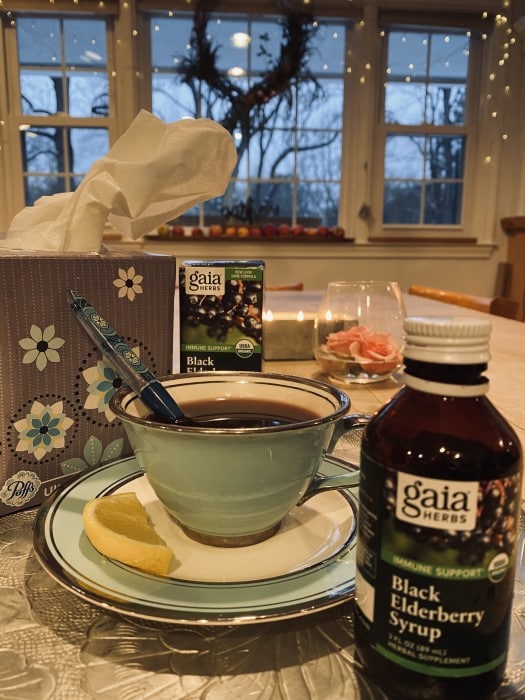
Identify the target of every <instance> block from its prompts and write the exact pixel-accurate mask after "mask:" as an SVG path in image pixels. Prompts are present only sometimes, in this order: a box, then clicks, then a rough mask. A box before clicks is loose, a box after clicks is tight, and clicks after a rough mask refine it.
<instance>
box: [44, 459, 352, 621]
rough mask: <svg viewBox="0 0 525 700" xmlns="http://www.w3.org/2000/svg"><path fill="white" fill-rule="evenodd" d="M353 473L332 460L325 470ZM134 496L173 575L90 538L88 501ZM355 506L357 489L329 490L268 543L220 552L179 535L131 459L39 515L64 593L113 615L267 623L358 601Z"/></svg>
mask: <svg viewBox="0 0 525 700" xmlns="http://www.w3.org/2000/svg"><path fill="white" fill-rule="evenodd" d="M351 469H352V467H351V466H350V465H348V464H347V463H345V462H343V461H342V460H340V459H337V458H334V457H329V458H326V459H325V460H324V462H323V464H322V466H321V469H320V472H321V473H322V474H323V475H332V474H340V473H341V472H345V471H348V470H351ZM130 491H131V492H134V493H136V495H137V497H138V498H139V500H140V501H141V502H142V503H143V505H144V507H145V508H146V510H147V511H148V514H149V516H150V518H151V520H152V522H153V523H154V525H155V528H156V530H157V532H158V533H159V535H160V536H161V537H163V538H164V539H165V540H166V542H167V544H168V545H169V546H170V547H171V548H172V550H173V552H174V560H173V565H172V567H171V570H170V571H169V573H168V576H166V577H163V576H155V575H151V574H147V573H144V572H142V571H139V570H137V569H133V568H131V567H128V566H126V565H124V564H121V563H119V562H116V561H113V560H109V559H107V558H106V557H104V556H102V555H101V554H99V553H98V552H97V551H96V550H95V549H94V548H93V547H92V545H91V544H90V542H89V540H88V538H87V536H86V534H85V533H84V529H83V523H82V508H83V505H84V504H85V502H86V501H88V500H89V499H91V498H95V497H98V496H104V495H108V494H112V493H122V492H130ZM356 508H357V497H356V495H354V494H353V493H352V492H351V491H350V490H346V489H345V490H341V491H327V492H324V493H320V494H318V495H316V496H314V497H313V498H311V499H310V500H309V501H307V502H306V503H305V504H304V505H302V506H300V507H296V508H294V509H293V510H292V511H291V512H290V513H289V514H288V516H287V517H286V518H285V520H284V521H283V523H282V524H281V527H280V529H279V531H278V533H276V534H275V535H274V536H273V537H271V538H270V539H268V540H265V541H264V542H260V543H258V544H255V545H251V546H249V547H237V548H220V547H211V546H208V545H205V544H201V543H198V542H195V541H193V540H191V539H190V538H189V537H188V536H187V535H186V534H185V533H184V532H183V531H182V530H181V529H180V528H179V527H178V525H177V524H176V523H175V522H174V521H173V520H172V518H171V517H170V516H169V515H168V514H167V512H166V511H165V509H164V507H163V506H162V505H161V504H160V502H159V501H158V499H157V498H156V496H155V494H154V493H153V491H152V489H151V487H150V486H149V482H148V481H147V479H146V477H145V476H144V474H143V472H142V471H141V470H140V468H139V466H138V464H137V462H136V460H135V459H134V458H133V457H130V458H127V459H122V460H119V461H116V462H112V463H111V464H108V465H104V466H102V467H99V468H98V469H95V470H92V471H88V472H85V473H82V474H80V475H79V477H78V478H77V479H76V480H75V481H73V482H72V483H70V484H69V485H68V486H66V487H64V488H63V489H62V490H60V491H59V492H58V493H56V494H54V496H53V497H52V498H51V500H49V501H48V502H46V503H45V504H44V505H43V506H41V508H40V510H39V512H38V515H37V519H36V521H35V529H34V545H35V551H36V554H37V556H38V559H39V560H40V563H41V564H42V566H43V567H44V569H45V570H46V571H47V572H48V573H49V574H50V575H51V576H52V577H53V578H54V579H55V580H56V581H57V582H58V583H59V584H60V585H62V586H63V587H65V588H66V589H68V590H69V591H71V592H72V593H74V594H76V595H78V596H80V597H81V598H83V599H84V600H87V601H89V602H91V603H93V604H95V605H98V606H99V607H101V608H103V609H105V610H107V611H111V612H117V613H120V614H124V615H127V616H131V617H137V618H141V619H147V620H154V621H158V622H171V623H187V624H200V625H217V624H243V623H254V622H263V621H268V620H270V619H274V618H287V617H295V616H298V615H304V614H307V613H311V612H315V611H318V610H321V609H324V608H328V607H331V606H334V605H337V604H338V603H341V602H343V601H344V600H347V599H348V598H350V597H352V596H353V594H354V588H355V528H356Z"/></svg>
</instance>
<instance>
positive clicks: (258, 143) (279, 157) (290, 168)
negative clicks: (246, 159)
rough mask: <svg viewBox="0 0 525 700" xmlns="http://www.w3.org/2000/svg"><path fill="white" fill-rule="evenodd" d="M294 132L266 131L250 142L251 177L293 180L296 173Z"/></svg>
mask: <svg viewBox="0 0 525 700" xmlns="http://www.w3.org/2000/svg"><path fill="white" fill-rule="evenodd" d="M294 143H295V138H294V133H293V131H281V130H276V131H269V130H265V131H262V132H260V133H258V134H256V135H255V136H254V137H253V138H252V139H251V140H250V176H251V177H253V178H276V177H287V178H291V177H292V176H293V172H294Z"/></svg>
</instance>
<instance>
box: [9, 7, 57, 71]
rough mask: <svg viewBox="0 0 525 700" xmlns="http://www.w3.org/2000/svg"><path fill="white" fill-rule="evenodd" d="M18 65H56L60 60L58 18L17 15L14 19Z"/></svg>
mask: <svg viewBox="0 0 525 700" xmlns="http://www.w3.org/2000/svg"><path fill="white" fill-rule="evenodd" d="M16 36H17V40H18V60H19V62H20V65H22V66H24V65H32V66H56V63H57V61H58V62H59V63H61V62H62V51H61V47H60V20H59V19H54V18H53V19H51V18H47V17H46V18H43V17H18V18H17V20H16Z"/></svg>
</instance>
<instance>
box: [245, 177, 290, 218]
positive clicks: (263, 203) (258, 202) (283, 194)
mask: <svg viewBox="0 0 525 700" xmlns="http://www.w3.org/2000/svg"><path fill="white" fill-rule="evenodd" d="M250 195H251V197H252V199H253V207H254V210H255V212H256V215H257V220H258V221H262V222H264V220H265V219H268V218H276V219H278V220H281V221H290V219H291V218H292V211H293V208H292V204H293V190H292V185H291V183H289V182H256V183H252V184H251V187H250Z"/></svg>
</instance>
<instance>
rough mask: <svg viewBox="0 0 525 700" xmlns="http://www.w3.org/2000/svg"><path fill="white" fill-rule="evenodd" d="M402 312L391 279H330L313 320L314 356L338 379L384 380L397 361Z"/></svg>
mask: <svg viewBox="0 0 525 700" xmlns="http://www.w3.org/2000/svg"><path fill="white" fill-rule="evenodd" d="M405 315H406V311H405V305H404V302H403V297H402V294H401V290H400V289H399V285H398V284H397V283H396V282H376V281H360V282H330V284H329V285H328V287H327V289H326V292H325V294H324V296H323V299H322V301H321V305H320V307H319V311H318V313H317V316H316V320H315V325H314V339H313V353H314V357H315V358H316V360H317V362H318V363H319V365H320V366H321V367H322V369H323V370H324V371H325V372H326V373H327V374H328V375H329V376H330V377H332V378H333V379H336V380H338V381H340V382H343V383H361V384H364V383H368V382H380V381H384V380H385V379H388V378H389V377H391V376H392V375H393V374H395V372H397V371H398V370H399V369H400V367H401V364H402V353H403V345H404V335H403V320H404V318H405Z"/></svg>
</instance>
